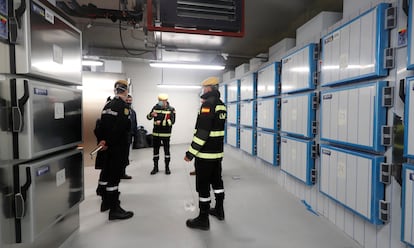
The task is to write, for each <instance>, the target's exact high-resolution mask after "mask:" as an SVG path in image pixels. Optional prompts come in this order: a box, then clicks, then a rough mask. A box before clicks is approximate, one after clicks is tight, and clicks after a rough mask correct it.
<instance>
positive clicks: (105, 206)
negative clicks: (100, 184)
mask: <svg viewBox="0 0 414 248" xmlns="http://www.w3.org/2000/svg"><path fill="white" fill-rule="evenodd" d="M101 197H102V202H101V212H105V211H107V210H109V208H110V203H109V201H108V197H107V194H106V190H105V191H104V192H103V193H102V195H101Z"/></svg>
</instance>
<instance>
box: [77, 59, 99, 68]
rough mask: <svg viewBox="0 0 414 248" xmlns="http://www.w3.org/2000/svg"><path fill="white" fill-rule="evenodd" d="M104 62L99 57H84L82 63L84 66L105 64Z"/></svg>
mask: <svg viewBox="0 0 414 248" xmlns="http://www.w3.org/2000/svg"><path fill="white" fill-rule="evenodd" d="M103 64H104V62H103V61H102V60H99V59H83V60H82V65H84V66H103Z"/></svg>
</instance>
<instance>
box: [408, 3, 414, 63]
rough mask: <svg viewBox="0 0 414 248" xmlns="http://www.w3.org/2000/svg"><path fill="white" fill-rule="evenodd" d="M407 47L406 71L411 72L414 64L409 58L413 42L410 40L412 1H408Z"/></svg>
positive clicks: (413, 10)
mask: <svg viewBox="0 0 414 248" xmlns="http://www.w3.org/2000/svg"><path fill="white" fill-rule="evenodd" d="M408 9H409V10H408V23H407V24H408V25H407V26H408V39H407V41H408V45H407V69H408V70H412V69H414V63H413V62H411V61H412V59H413V58H411V49H412V47H411V46H412V44H413V42H414V41H413V40H412V39H411V38H412V36H413V27H412V26H413V18H414V17H413V12H414V6H413V0H410V4H409V7H408Z"/></svg>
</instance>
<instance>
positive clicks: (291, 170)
mask: <svg viewBox="0 0 414 248" xmlns="http://www.w3.org/2000/svg"><path fill="white" fill-rule="evenodd" d="M280 140H281V141H280V169H281V170H283V171H284V172H286V173H287V174H289V175H291V176H293V177H295V178H296V179H298V180H300V181H302V182H303V183H305V184H306V185H312V184H313V183H314V180H313V178H312V173H314V172H313V170H314V168H315V161H314V158H313V155H312V149H313V145H314V142H313V141H311V140H303V139H297V138H293V137H289V136H282V137H281V138H280Z"/></svg>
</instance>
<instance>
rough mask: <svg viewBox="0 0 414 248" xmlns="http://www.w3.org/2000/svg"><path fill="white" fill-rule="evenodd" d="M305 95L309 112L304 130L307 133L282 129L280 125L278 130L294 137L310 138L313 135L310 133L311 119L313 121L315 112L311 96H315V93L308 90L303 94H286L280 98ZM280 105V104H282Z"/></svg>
mask: <svg viewBox="0 0 414 248" xmlns="http://www.w3.org/2000/svg"><path fill="white" fill-rule="evenodd" d="M305 95H307V96H308V113H309V115H308V117H307V122H308V125H306V126H307V130H306V131H307V133H306V134H300V133H292V132H289V131H285V130H282V125H281V126H280V131H281V132H284V133H287V134H289V135H290V136H296V137H300V138H305V139H311V138H313V137H314V134H312V121H314V120H315V117H316V113H315V112H316V111H315V110H314V109H312V97H313V96H315V93H313V92H310V93H304V94H295V95H287V96H283V97H282V98H281V100H283V99H288V98H298V97H301V96H305ZM280 106H282V104H281V105H280ZM282 121H283V120H281V123H282Z"/></svg>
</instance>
